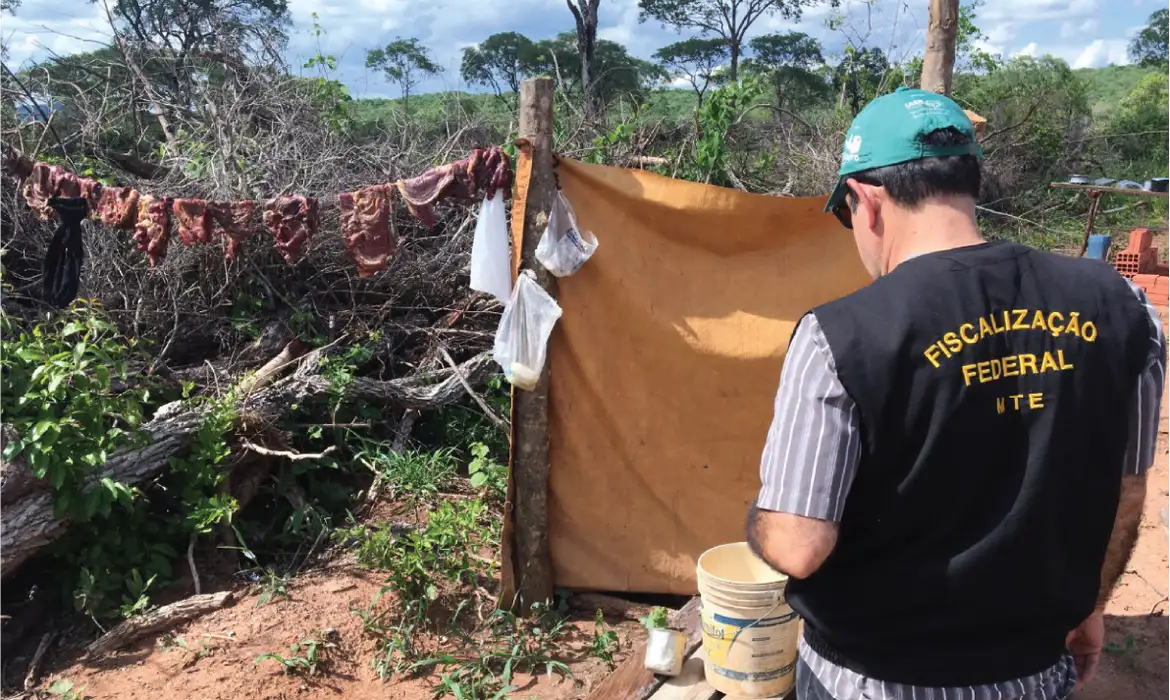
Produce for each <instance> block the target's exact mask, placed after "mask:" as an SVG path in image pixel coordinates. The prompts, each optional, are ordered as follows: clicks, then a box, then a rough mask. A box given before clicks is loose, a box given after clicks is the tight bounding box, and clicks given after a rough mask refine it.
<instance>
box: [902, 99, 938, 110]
mask: <svg viewBox="0 0 1170 700" xmlns="http://www.w3.org/2000/svg"><path fill="white" fill-rule="evenodd" d="M924 106H925V107H941V106H942V102H940V101H938V100H923V99H917V100H910V101H909V102H907V103H906V109H913V108H914V107H924Z"/></svg>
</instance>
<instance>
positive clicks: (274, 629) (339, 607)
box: [50, 567, 645, 700]
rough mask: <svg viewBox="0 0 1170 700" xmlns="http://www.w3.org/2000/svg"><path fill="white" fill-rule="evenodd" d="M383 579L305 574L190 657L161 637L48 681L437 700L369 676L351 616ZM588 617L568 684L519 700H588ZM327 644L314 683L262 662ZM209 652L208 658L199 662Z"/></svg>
mask: <svg viewBox="0 0 1170 700" xmlns="http://www.w3.org/2000/svg"><path fill="white" fill-rule="evenodd" d="M381 580H382V577H380V576H379V575H378V574H377V573H372V572H369V571H364V570H362V569H358V568H350V567H344V568H330V569H329V570H327V571H322V572H317V573H311V574H306V575H305V576H303V577H300V578H299V579H297V580H296V581H295V582H294V583H292V584H290V586H289V594H290V596H291V599H289V600H279V601H277V602H273V603H268V604H266V605H263V606H260V607H257V605H256V602H257V596H255V595H253V596H248V597H245V598H243V599H242V600H239V601H237V602H236V603H235V605H233V606H231V607H228V608H224V609H221V610H218V611H216V612H214V613H211V614H209V615H206V616H204V617H202V618H201V619H199V620H197V621H196V622H194V623H192V624H190V625H187V626H185V627H182V628H179V629H177V630H175V631H174V632H173V635H174V636H176V637H182V638H183V640H184V643H185V644H186V647H187V648H186V649H183V648H180V647H178V646H175V645H173V644H172V645H170V646H161V645H160V644H159V643H158V642H157V636H152V637H150V638H148V639H146V640H144V641H143V642H142V643H141V644H139V645H137V646H135V647H131V648H128V649H127V650H124V651H123V652H121V653H118V654H116V655H113V656H111V657H109V658H107V659H105V660H103V661H102V662H101V664H100V665H91V664H86V663H75V664H72V665H70V666H69V667H67V668H63V669H60V670H59V671H57V672H56V673H54V674H52V676H50V678H68V679H70V680H71V681H73V683H74V688H75V689H79V688H84V695H86V696H89V697H91V698H93V699H94V700H104V699H106V698H111V699H112V698H117V699H118V700H155V699H157V698H159V697H160V696H162V695H163V694H164V693H165V695H166V696H167V697H169V698H175V699H176V700H178V699H180V698H182V699H186V698H192V699H198V700H240V698H247V699H248V700H291V699H293V698H296V699H297V700H324V699H325V698H345V700H373V699H375V698H377V699H378V700H384V699H385V698H395V700H423V699H426V698H430V697H431V696H432V694H433V690H434V684H435V683H436V682H437V678H438V674H434V675H432V676H429V677H422V678H414V679H409V680H391V681H388V682H386V683H383V682H382V681H381V680H380V679H379V678H378V675H377V673H375V671H374V670H373V668H371V666H370V660H371V659H372V658H373V656H374V643H373V641H372V640H371V639H369V638H367V637H365V636H363V634H362V624H361V620H360V619H359V618H358V617H356V616H354V615H352V614H350V612H349V611H350V610H351V609H355V608H364V607H365V606H366V605H367V604H368V603H369V602H370V599H371V598H372V597H373V596H374V594H376V593H377V592H378V590H379V589H380V588H381V586H382V582H381ZM584 617H586V618H589V619H585V620H579V621H577V622H574V623H571V625H572V629H571V630H570V631H569V632H568V635H567V638H568V642H567V643H566V644H564V645H563V646H562V649H563V650H564V651H565V652H566V657H567V658H565V657H562V659H563V660H565V661H566V662H567V663H568V664H569V666H570V668H572V670H573V678H572V679H571V680H561V679H560V678H559V677H555V678H554V679H553V680H550V679H549V678H548V677H546V676H543V675H542V676H540V677H537V678H533V677H531V676H527V675H523V674H518V675H517V678H516V680H515V684H516V685H518V686H520V690H519V691H517V692H516V693H514V694H513V695H512V697H517V698H536V699H537V700H570V699H572V698H579V697H583V696H585V695H586V694H587V693H588V691H589V690H590V689H591V688H592V687H593V686H594V685H596V684H597V683H598V682H599V681H600V679H601V678H603V677H604V676H605V675H607V674H608V672H609V671H608V669H607V668H606V666H605V664H604V663H602V662H601V661H599V660H597V659H595V658H592V657H590V656H589V655H588V654H587V653H586V651H585V647H586V646H587V645H588V643H589V641H590V640H591V639H592V629H593V623H592V619H591V616H590V615H584ZM612 622H613V629H615V630H617V631H618V635H619V639H620V640H621V651H620V653H619V654H618V655H617V660H618V661H620V660H621V659H622V658H624V657H625V656H626V655H628V653H629V649H630V648H631V646H633V645H634V644H636V643H637V642H638V641H640V640H641V639H643V638H644V637H645V633H644V632H643V631H642V628H641V626H640V625H639V624H638V623H637V622H632V621H622V620H613V621H612ZM325 636H328V637H329V638H331V639H334V640H335V642H336V645H337V646H336V648H335V649H334V650H332V651H331V652H330V666H329V669H328V672H327V673H322V674H319V675H318V676H316V677H302V676H291V675H285V674H284V673H283V672H282V671H281V670H280V668H279V666H278V664H277V663H275V662H273V661H264V662H259V663H258V662H257V661H256V658H257V657H258V656H260V655H261V654H264V653H267V652H271V651H278V652H282V651H285V650H286V649H287V648H288V645H289V644H293V643H296V642H299V641H301V640H304V639H306V638H309V637H313V638H317V639H321V638H323V637H325ZM197 652H202V653H197Z"/></svg>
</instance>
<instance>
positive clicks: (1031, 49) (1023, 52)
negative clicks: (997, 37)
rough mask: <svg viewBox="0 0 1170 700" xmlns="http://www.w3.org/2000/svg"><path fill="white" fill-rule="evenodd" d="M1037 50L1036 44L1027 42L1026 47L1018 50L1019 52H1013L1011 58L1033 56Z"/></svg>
mask: <svg viewBox="0 0 1170 700" xmlns="http://www.w3.org/2000/svg"><path fill="white" fill-rule="evenodd" d="M1038 48H1039V47H1037V46H1036V42H1034V41H1030V42H1028V45H1027V46H1025V47H1024V48H1022V49H1020V50H1019V51H1017V52H1015V53H1014V54H1012V55H1013V56H1035V55H1036V51H1037V49H1038Z"/></svg>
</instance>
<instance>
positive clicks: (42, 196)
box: [23, 163, 53, 221]
mask: <svg viewBox="0 0 1170 700" xmlns="http://www.w3.org/2000/svg"><path fill="white" fill-rule="evenodd" d="M52 167H53V166H51V165H49V164H48V163H37V164H36V165H34V166H33V167H32V170H31V171H29V174H28V177H27V178H25V180H24V190H23V194H24V201H25V202H27V203H28V208H29V210H30V211H31V212H32V214H33V216H35V217H37V218H38V219H44V220H45V221H48V220H49V219H50V218H51V217H52V216H53V210H52V209H50V208H49V197H52V196H53V186H52V176H53V172H52V170H51V168H52Z"/></svg>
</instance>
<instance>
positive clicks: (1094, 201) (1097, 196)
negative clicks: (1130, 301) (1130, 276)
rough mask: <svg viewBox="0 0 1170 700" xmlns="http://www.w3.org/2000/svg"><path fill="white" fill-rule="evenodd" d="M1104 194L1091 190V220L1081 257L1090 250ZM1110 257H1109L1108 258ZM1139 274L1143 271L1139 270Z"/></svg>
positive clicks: (1082, 244)
mask: <svg viewBox="0 0 1170 700" xmlns="http://www.w3.org/2000/svg"><path fill="white" fill-rule="evenodd" d="M1102 194H1104V193H1103V192H1098V191H1096V190H1089V218H1087V219H1085V238H1084V240H1082V241H1081V255H1080V257H1082V258H1083V257H1085V251H1087V250H1088V249H1089V236H1090V235H1092V233H1093V219H1096V218H1097V209H1099V208H1100V207H1101V195H1102ZM1106 257H1108V256H1106ZM1138 271H1139V272H1140V271H1141V270H1138Z"/></svg>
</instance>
